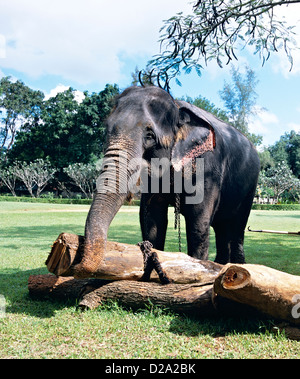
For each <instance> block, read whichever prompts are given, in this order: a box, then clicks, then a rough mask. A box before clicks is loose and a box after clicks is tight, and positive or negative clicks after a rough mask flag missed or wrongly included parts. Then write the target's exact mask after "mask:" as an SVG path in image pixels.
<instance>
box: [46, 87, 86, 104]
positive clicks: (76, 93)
mask: <svg viewBox="0 0 300 379" xmlns="http://www.w3.org/2000/svg"><path fill="white" fill-rule="evenodd" d="M69 88H70V87H68V86H65V85H63V84H58V85H57V86H56V87H55V88H53V89H52V90H51V91H50V92H49V93H48V94H45V100H48V99H50V97H55V96H56V95H57V94H58V93H60V92H65V91H67V90H68V89H69ZM74 97H75V100H76V101H77V102H78V103H81V102H82V101H83V99H84V98H85V96H84V94H83V92H81V91H78V90H76V91H74Z"/></svg>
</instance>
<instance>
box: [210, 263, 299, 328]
mask: <svg viewBox="0 0 300 379" xmlns="http://www.w3.org/2000/svg"><path fill="white" fill-rule="evenodd" d="M214 294H215V296H222V297H225V298H227V299H230V300H233V301H235V302H238V303H242V304H247V305H250V306H251V307H253V308H255V309H257V310H258V311H260V312H262V313H264V314H267V315H268V316H270V317H272V318H275V319H280V320H285V321H288V322H290V323H292V324H295V325H300V311H299V308H300V307H299V304H298V305H297V302H298V303H299V301H300V276H295V275H291V274H287V273H285V272H281V271H278V270H275V269H273V268H270V267H266V266H261V265H252V264H245V265H237V264H228V265H226V266H224V268H223V269H222V271H221V272H220V275H219V276H218V277H217V278H216V280H215V283H214ZM297 309H298V311H297Z"/></svg>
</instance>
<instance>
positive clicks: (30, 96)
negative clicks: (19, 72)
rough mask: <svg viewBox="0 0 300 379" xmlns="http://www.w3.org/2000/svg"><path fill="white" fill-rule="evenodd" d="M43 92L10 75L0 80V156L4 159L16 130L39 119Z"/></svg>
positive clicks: (13, 139)
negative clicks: (13, 78) (14, 80)
mask: <svg viewBox="0 0 300 379" xmlns="http://www.w3.org/2000/svg"><path fill="white" fill-rule="evenodd" d="M43 98H44V94H43V93H42V92H41V91H34V90H32V89H31V88H29V87H27V86H26V85H25V84H24V83H23V82H21V81H19V80H17V81H16V82H13V81H12V80H11V78H10V77H4V78H2V79H1V80H0V115H1V118H0V157H1V156H2V159H4V160H5V161H6V160H7V155H8V153H9V151H10V149H11V148H12V146H13V143H14V141H15V137H16V134H17V132H18V130H19V129H20V128H21V127H22V126H23V127H25V126H26V125H28V124H34V123H35V122H37V120H39V118H40V113H41V108H42V104H43Z"/></svg>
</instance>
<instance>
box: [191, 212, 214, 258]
mask: <svg viewBox="0 0 300 379" xmlns="http://www.w3.org/2000/svg"><path fill="white" fill-rule="evenodd" d="M185 222H186V238H187V245H188V255H190V256H191V257H194V258H197V259H201V260H207V259H208V248H209V229H210V224H209V222H208V221H207V220H203V219H202V218H198V219H193V217H188V216H185Z"/></svg>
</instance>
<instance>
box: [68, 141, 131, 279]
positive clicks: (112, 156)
mask: <svg viewBox="0 0 300 379" xmlns="http://www.w3.org/2000/svg"><path fill="white" fill-rule="evenodd" d="M130 151H131V153H129V152H130ZM136 156H137V154H136V151H133V149H130V144H129V143H128V142H127V146H126V152H124V150H123V151H122V150H120V148H119V147H118V148H116V147H115V145H111V146H110V147H109V148H108V149H107V151H106V153H105V156H104V161H103V165H102V171H101V174H100V176H99V178H98V180H97V191H96V193H95V195H94V199H93V203H92V205H91V208H90V211H89V213H88V216H87V220H86V225H85V243H84V251H83V256H82V260H81V262H80V263H79V264H77V265H76V266H75V267H74V273H73V275H74V276H75V277H78V278H84V277H92V276H93V273H94V272H95V271H97V269H98V268H99V267H100V264H101V262H102V259H103V256H104V254H105V249H106V241H107V233H108V229H109V226H110V224H111V222H112V220H113V218H114V217H115V215H116V214H117V212H118V210H119V209H120V207H121V206H122V205H123V203H124V201H125V200H126V198H127V195H128V185H127V183H128V180H129V178H130V177H131V175H132V172H131V170H130V169H129V168H128V167H129V166H128V162H129V161H130V159H132V158H134V157H136Z"/></svg>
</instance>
